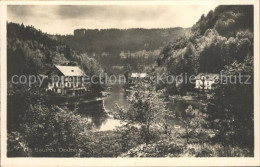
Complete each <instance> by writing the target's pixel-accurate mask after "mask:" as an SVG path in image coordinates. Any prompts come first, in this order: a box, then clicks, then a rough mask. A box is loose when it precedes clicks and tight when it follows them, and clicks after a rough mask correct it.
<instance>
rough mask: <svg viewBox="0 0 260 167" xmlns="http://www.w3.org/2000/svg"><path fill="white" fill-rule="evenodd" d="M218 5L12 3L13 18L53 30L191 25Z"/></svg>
mask: <svg viewBox="0 0 260 167" xmlns="http://www.w3.org/2000/svg"><path fill="white" fill-rule="evenodd" d="M215 7H216V5H179V6H176V5H149V6H148V5H138V6H137V5H135V6H134V5H132V6H131V5H128V6H126V5H124V6H122V5H110V6H109V5H97V6H94V5H81V6H76V5H72V6H68V5H52V6H47V5H41V6H40V5H38V6H32V5H11V6H8V8H7V12H8V13H7V17H8V21H9V22H16V23H23V24H24V25H33V26H34V27H35V28H37V29H41V30H42V31H43V32H47V33H50V34H63V35H64V34H73V30H74V29H78V28H86V29H105V28H120V29H126V28H170V27H183V28H189V27H191V26H192V25H193V24H195V23H196V22H197V21H198V20H199V18H200V17H201V15H202V14H205V15H206V14H207V13H208V12H209V11H210V10H214V9H215Z"/></svg>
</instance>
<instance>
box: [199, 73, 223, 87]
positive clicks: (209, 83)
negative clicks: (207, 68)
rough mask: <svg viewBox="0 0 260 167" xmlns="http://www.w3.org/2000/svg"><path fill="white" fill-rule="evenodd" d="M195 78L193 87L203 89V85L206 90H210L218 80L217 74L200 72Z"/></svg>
mask: <svg viewBox="0 0 260 167" xmlns="http://www.w3.org/2000/svg"><path fill="white" fill-rule="evenodd" d="M195 80H196V84H195V88H197V89H203V87H204V89H206V90H212V89H214V84H216V83H217V81H218V80H219V74H205V73H200V74H198V75H197V76H196V77H195Z"/></svg>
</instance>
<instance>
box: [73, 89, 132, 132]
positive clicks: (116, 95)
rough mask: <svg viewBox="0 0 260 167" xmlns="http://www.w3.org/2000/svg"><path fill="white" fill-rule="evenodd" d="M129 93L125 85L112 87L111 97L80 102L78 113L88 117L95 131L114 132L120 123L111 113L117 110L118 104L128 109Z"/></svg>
mask: <svg viewBox="0 0 260 167" xmlns="http://www.w3.org/2000/svg"><path fill="white" fill-rule="evenodd" d="M127 95H128V93H127V92H126V91H124V89H123V85H119V84H118V85H112V86H111V90H110V95H109V96H107V97H104V98H99V99H95V100H86V101H80V102H79V103H78V105H77V107H76V108H77V110H76V111H77V112H78V113H79V114H80V115H81V116H83V117H87V118H88V120H89V121H90V122H91V123H92V124H93V127H94V129H96V130H99V131H105V130H113V129H115V128H116V126H119V125H120V121H119V120H116V119H114V118H113V117H112V116H111V115H110V114H109V113H113V112H114V111H115V110H116V104H118V105H119V106H121V107H124V108H127V107H128V106H129V104H128V102H127Z"/></svg>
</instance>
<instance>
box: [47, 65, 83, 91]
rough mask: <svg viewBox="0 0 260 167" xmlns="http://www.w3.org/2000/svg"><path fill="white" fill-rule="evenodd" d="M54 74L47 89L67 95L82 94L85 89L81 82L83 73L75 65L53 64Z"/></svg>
mask: <svg viewBox="0 0 260 167" xmlns="http://www.w3.org/2000/svg"><path fill="white" fill-rule="evenodd" d="M53 73H54V76H53V77H52V79H51V82H50V83H49V84H48V90H50V91H52V92H55V93H58V94H62V95H68V96H78V95H82V94H84V93H85V91H86V85H84V83H83V79H84V78H83V77H84V76H85V73H84V72H83V71H82V70H81V69H80V68H79V67H77V66H57V65H56V66H55V70H54V72H53Z"/></svg>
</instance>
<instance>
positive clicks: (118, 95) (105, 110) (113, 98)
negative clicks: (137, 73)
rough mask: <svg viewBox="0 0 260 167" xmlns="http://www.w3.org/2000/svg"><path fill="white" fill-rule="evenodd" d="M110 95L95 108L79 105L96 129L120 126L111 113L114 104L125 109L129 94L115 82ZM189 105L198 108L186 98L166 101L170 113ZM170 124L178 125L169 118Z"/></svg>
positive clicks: (101, 129)
mask: <svg viewBox="0 0 260 167" xmlns="http://www.w3.org/2000/svg"><path fill="white" fill-rule="evenodd" d="M109 92H110V95H108V96H107V97H103V98H102V103H103V104H102V106H97V107H96V108H95V109H92V110H88V111H86V110H87V109H86V108H85V105H83V107H80V110H83V111H84V113H86V114H85V116H87V117H88V118H89V120H90V121H91V122H92V123H93V125H94V126H93V127H94V129H95V130H98V131H107V130H114V129H116V127H117V126H120V121H119V120H117V119H114V118H113V116H112V114H111V113H113V111H114V110H116V109H117V108H116V104H118V105H119V106H121V107H123V108H125V109H127V108H128V107H129V103H128V101H127V96H128V95H129V92H128V91H125V90H124V88H123V85H120V84H116V85H111V90H110V91H109ZM189 105H191V106H192V107H193V108H194V109H195V108H199V105H198V103H197V101H186V100H177V99H172V100H170V101H169V102H168V104H167V108H168V109H169V110H170V111H172V114H175V115H177V116H180V115H181V114H182V113H183V112H185V109H187V107H188V106H189ZM170 124H173V125H174V124H175V125H178V120H177V119H171V120H170Z"/></svg>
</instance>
